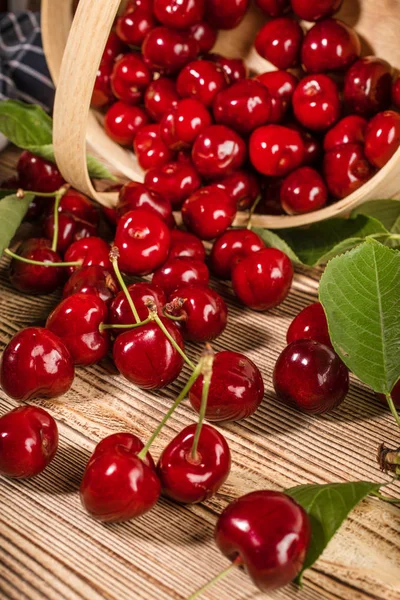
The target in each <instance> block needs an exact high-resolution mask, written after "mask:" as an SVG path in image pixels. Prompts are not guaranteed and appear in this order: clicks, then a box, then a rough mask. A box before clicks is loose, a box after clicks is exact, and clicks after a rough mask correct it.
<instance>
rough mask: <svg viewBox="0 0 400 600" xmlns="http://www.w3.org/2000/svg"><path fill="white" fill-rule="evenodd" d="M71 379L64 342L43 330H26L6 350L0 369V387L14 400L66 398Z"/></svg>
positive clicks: (40, 328)
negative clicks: (64, 395) (63, 396)
mask: <svg viewBox="0 0 400 600" xmlns="http://www.w3.org/2000/svg"><path fill="white" fill-rule="evenodd" d="M73 379H74V365H73V363H72V359H71V357H70V355H69V352H68V350H67V348H66V347H65V345H64V344H63V342H62V341H61V340H60V339H59V338H58V337H57V336H56V335H54V333H52V332H51V331H48V330H47V329H44V328H42V327H27V328H26V329H22V331H20V332H18V333H17V334H16V335H14V337H13V338H12V339H11V340H10V341H9V343H8V345H7V346H6V348H5V350H4V352H3V356H2V360H1V367H0V384H1V387H2V389H3V391H4V392H5V393H6V394H7V395H8V396H10V398H13V399H14V400H20V401H21V402H26V401H27V400H31V399H32V398H57V397H58V396H61V395H62V394H66V393H67V392H68V390H69V389H70V387H71V385H72V381H73Z"/></svg>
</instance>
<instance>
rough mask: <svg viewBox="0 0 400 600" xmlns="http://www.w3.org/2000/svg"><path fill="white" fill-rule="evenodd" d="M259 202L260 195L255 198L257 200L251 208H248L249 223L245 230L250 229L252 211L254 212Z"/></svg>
mask: <svg viewBox="0 0 400 600" xmlns="http://www.w3.org/2000/svg"><path fill="white" fill-rule="evenodd" d="M260 200H261V194H260V195H259V196H257V198H256V199H255V200H254V202H253V205H252V207H251V208H250V212H249V221H248V223H247V229H251V227H252V225H251V218H252V216H253V214H254V211H255V210H256V208H257V206H258V205H259V203H260Z"/></svg>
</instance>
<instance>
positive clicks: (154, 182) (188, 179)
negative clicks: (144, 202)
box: [144, 161, 201, 209]
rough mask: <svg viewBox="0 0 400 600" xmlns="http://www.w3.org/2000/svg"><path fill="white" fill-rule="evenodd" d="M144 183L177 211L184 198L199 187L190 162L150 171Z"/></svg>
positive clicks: (172, 164) (196, 174) (198, 181)
mask: <svg viewBox="0 0 400 600" xmlns="http://www.w3.org/2000/svg"><path fill="white" fill-rule="evenodd" d="M144 181H145V184H146V186H147V188H148V189H149V190H151V191H152V192H155V193H157V194H159V195H162V196H163V197H164V199H165V200H168V201H169V202H170V203H171V204H172V207H173V208H174V209H179V208H180V207H181V206H182V204H183V202H184V201H185V200H186V198H189V196H191V195H192V194H194V192H195V191H196V190H198V189H199V187H200V186H201V179H200V177H199V175H198V173H197V171H196V169H195V168H194V166H193V164H192V163H191V162H190V161H189V162H187V163H182V162H178V161H177V162H171V163H167V164H166V165H163V166H162V167H159V168H156V169H151V170H150V171H147V173H146V176H145V179H144Z"/></svg>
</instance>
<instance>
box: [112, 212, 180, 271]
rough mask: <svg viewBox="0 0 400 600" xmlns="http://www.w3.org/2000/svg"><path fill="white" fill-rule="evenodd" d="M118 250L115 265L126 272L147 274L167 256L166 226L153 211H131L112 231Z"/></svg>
mask: <svg viewBox="0 0 400 600" xmlns="http://www.w3.org/2000/svg"><path fill="white" fill-rule="evenodd" d="M114 244H115V246H116V247H117V248H118V250H119V254H120V261H119V266H120V268H121V270H122V271H124V272H125V273H127V274H128V275H148V274H149V273H152V272H153V271H155V270H156V269H158V268H159V267H160V266H161V265H162V264H163V263H164V262H165V261H166V259H167V257H168V252H169V244H170V234H169V230H168V227H167V225H166V224H165V223H164V221H162V220H161V219H160V218H159V217H158V216H157V215H156V214H154V213H152V212H150V211H148V210H144V209H138V210H131V211H129V212H127V213H126V214H125V215H124V216H123V217H122V218H121V219H120V221H119V223H118V225H117V231H116V234H115V241H114Z"/></svg>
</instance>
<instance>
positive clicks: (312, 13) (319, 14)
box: [290, 0, 343, 21]
mask: <svg viewBox="0 0 400 600" xmlns="http://www.w3.org/2000/svg"><path fill="white" fill-rule="evenodd" d="M290 1H291V5H292V10H293V11H294V12H295V13H296V15H297V16H298V17H300V19H304V20H305V21H318V20H319V19H323V18H325V17H331V16H332V15H333V14H334V13H335V12H337V11H338V10H339V8H340V6H341V4H342V2H343V0H290Z"/></svg>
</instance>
